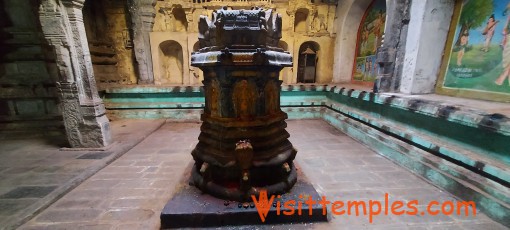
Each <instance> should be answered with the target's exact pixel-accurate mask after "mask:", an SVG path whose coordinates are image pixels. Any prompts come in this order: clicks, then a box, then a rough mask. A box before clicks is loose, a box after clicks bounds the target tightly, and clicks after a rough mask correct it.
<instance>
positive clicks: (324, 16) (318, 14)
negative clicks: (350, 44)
mask: <svg viewBox="0 0 510 230" xmlns="http://www.w3.org/2000/svg"><path fill="white" fill-rule="evenodd" d="M198 2H201V3H198ZM202 2H203V3H202ZM224 5H226V4H225V3H224V2H221V1H195V3H193V1H184V0H182V1H168V0H167V1H158V2H157V4H156V6H155V7H156V16H155V22H154V27H153V32H151V36H150V37H151V50H152V58H153V70H154V83H155V84H157V85H162V84H191V85H197V84H201V81H202V80H203V76H202V73H201V71H199V70H198V69H195V68H192V67H188V66H189V57H190V56H191V53H192V52H193V47H194V46H195V43H196V42H197V41H198V38H197V34H196V32H197V24H196V23H197V22H198V19H199V17H200V15H208V16H209V17H211V16H212V12H213V10H214V9H219V8H221V7H222V6H224ZM227 5H229V6H230V7H232V8H233V9H249V8H251V7H252V6H255V5H256V6H260V7H263V8H271V9H275V10H276V12H278V13H279V14H280V15H281V16H282V21H283V28H282V30H283V31H282V39H281V40H282V42H283V43H284V44H285V45H284V46H285V48H287V50H288V51H289V52H290V53H291V54H292V55H293V56H294V59H295V61H294V66H293V67H288V68H285V69H284V70H283V71H282V72H281V75H280V79H281V80H283V81H284V83H287V84H291V83H296V82H297V76H298V62H297V60H298V56H299V49H300V46H301V45H302V44H303V43H305V42H309V41H314V42H316V43H318V44H319V47H322V48H321V50H320V51H319V52H318V53H317V57H318V59H317V60H318V62H317V72H316V82H317V83H329V82H331V80H332V76H333V71H332V69H331V68H330V66H332V65H333V57H334V56H335V55H334V52H333V49H330V47H332V46H333V41H334V37H335V34H334V33H333V28H334V23H333V22H334V18H335V9H336V7H335V5H328V4H324V3H322V2H321V1H316V3H312V2H311V1H306V0H292V1H267V0H261V1H237V2H236V1H234V2H229V4H227ZM296 15H301V16H300V17H301V18H302V19H303V20H301V21H299V22H298V23H296V21H295V18H296ZM298 18H299V17H298ZM295 25H297V26H298V28H297V29H296V28H295ZM166 40H169V41H177V42H178V43H179V44H180V45H181V46H182V50H183V54H182V56H183V58H184V59H183V62H184V63H187V64H185V66H184V67H183V69H182V71H183V73H182V79H175V78H171V80H167V79H165V77H164V75H168V74H169V72H172V71H174V70H171V71H166V72H168V73H167V74H162V73H164V72H165V71H164V70H162V69H163V68H165V67H164V66H163V65H162V64H161V63H162V62H163V61H164V60H165V56H164V55H163V56H162V55H159V54H158V53H157V52H155V51H158V50H159V48H158V46H159V45H160V44H161V43H162V42H164V41H166ZM179 55H180V54H179ZM168 60H173V59H171V58H170V59H168ZM178 71H181V70H178ZM174 75H176V76H181V75H180V73H175V74H174Z"/></svg>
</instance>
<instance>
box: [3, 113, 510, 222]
mask: <svg viewBox="0 0 510 230" xmlns="http://www.w3.org/2000/svg"><path fill="white" fill-rule="evenodd" d="M288 124H289V127H288V131H289V133H290V134H291V141H292V142H293V144H294V145H295V147H296V148H297V149H298V151H299V152H298V157H297V158H296V161H297V163H298V164H299V165H300V166H301V170H303V172H304V173H305V174H306V175H307V177H308V178H310V180H311V181H313V182H314V183H315V186H316V188H317V190H318V191H319V192H321V193H322V194H323V195H325V196H327V198H328V199H329V200H341V201H347V200H370V199H372V200H383V199H384V194H385V193H388V194H389V196H390V200H402V201H408V200H413V199H417V200H418V201H419V202H421V203H426V202H428V201H430V200H438V201H447V200H455V197H453V196H452V195H450V194H448V193H445V192H442V191H441V190H440V189H438V188H436V187H434V186H432V185H431V184H429V183H427V182H426V181H424V180H422V179H421V178H419V177H417V176H415V175H414V174H412V173H410V172H409V171H407V170H405V169H404V168H401V167H400V166H398V165H396V164H394V163H393V162H391V161H390V160H387V159H386V158H383V157H381V156H380V155H378V154H377V153H375V152H373V151H371V150H369V149H368V148H367V147H365V146H363V145H361V144H360V143H358V142H356V141H354V140H353V139H351V138H349V137H348V136H346V135H345V134H343V133H341V132H340V131H338V130H337V129H335V128H334V127H332V126H330V125H329V124H327V123H326V122H324V121H321V120H297V121H289V122H288ZM199 126H200V124H199V123H166V124H165V125H164V126H162V127H161V128H159V129H158V130H157V131H156V132H154V133H152V134H151V135H150V136H149V137H148V138H146V139H145V140H144V141H142V142H141V143H140V144H138V145H137V146H135V147H134V148H133V149H131V150H130V151H128V152H127V153H125V154H124V155H122V156H121V157H120V158H119V159H117V160H115V161H114V162H113V163H111V164H110V165H108V166H107V167H105V168H103V169H102V170H101V171H99V172H97V173H96V174H95V175H93V176H92V177H90V178H89V179H87V180H86V181H85V182H83V183H82V184H80V185H79V186H78V187H76V188H75V189H74V190H72V191H71V192H69V193H68V194H66V195H65V196H63V197H62V198H61V199H59V200H58V201H57V202H55V203H54V204H52V205H51V206H50V207H48V208H47V209H45V210H44V211H42V212H41V213H40V214H38V215H37V216H35V217H34V218H33V219H31V220H30V221H29V222H27V223H26V224H24V225H23V226H21V227H20V229H158V228H159V213H160V211H161V210H162V208H163V206H164V205H165V204H166V202H167V201H168V200H169V199H170V197H171V194H172V192H173V190H174V189H175V188H174V187H175V185H176V184H177V183H178V181H179V179H180V178H181V177H182V176H183V175H182V172H183V171H184V169H185V168H186V166H187V165H188V164H189V163H190V162H191V160H192V158H191V155H190V151H191V150H192V148H193V147H194V145H195V144H196V142H197V137H198V134H199ZM4 170H6V169H3V170H2V171H4ZM57 171H58V170H57ZM3 192H8V191H3ZM423 208H424V206H419V209H420V210H422V209H423ZM231 228H234V227H231ZM238 228H241V229H254V228H255V229H257V228H262V229H266V228H267V229H309V228H315V229H506V228H505V227H503V226H501V225H500V224H498V223H496V222H494V221H492V220H491V219H489V218H488V217H486V216H485V215H484V214H482V213H479V212H478V213H477V215H476V217H467V218H466V217H456V216H444V215H438V216H377V217H375V218H374V223H372V224H370V223H369V221H368V218H367V217H365V216H358V217H357V216H347V215H342V216H332V218H331V220H330V222H328V223H318V224H306V225H305V224H294V225H278V226H244V227H235V229H238Z"/></svg>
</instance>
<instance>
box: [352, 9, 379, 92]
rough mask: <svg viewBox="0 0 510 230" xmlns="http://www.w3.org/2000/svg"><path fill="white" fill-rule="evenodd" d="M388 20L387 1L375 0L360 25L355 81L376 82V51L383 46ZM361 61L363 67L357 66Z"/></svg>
mask: <svg viewBox="0 0 510 230" xmlns="http://www.w3.org/2000/svg"><path fill="white" fill-rule="evenodd" d="M385 22H386V1H385V0H374V1H373V2H372V4H371V5H370V6H369V7H368V9H367V11H366V12H365V15H364V17H363V20H362V21H361V23H360V25H359V28H360V29H359V34H358V45H357V50H356V59H355V61H356V64H355V65H354V66H355V67H354V69H353V72H354V73H353V79H352V80H353V81H354V82H360V81H361V82H370V84H371V83H372V82H374V80H375V77H376V73H377V69H378V68H379V66H378V65H376V64H375V63H376V61H375V60H376V53H377V48H379V47H380V46H381V43H382V37H383V34H384V26H385ZM358 63H360V67H361V68H356V66H358Z"/></svg>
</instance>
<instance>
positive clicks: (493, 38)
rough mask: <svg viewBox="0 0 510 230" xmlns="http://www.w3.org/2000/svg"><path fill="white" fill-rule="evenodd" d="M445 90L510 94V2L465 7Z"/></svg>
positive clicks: (472, 1)
mask: <svg viewBox="0 0 510 230" xmlns="http://www.w3.org/2000/svg"><path fill="white" fill-rule="evenodd" d="M461 7H462V8H461V10H460V16H459V18H458V19H454V20H458V21H456V22H455V23H456V26H455V34H454V35H453V36H452V37H451V38H450V39H453V40H452V46H451V47H449V48H448V49H449V50H450V51H451V53H450V59H449V60H448V67H447V69H446V73H445V77H444V82H443V87H445V88H457V89H464V90H472V91H473V92H477V93H478V92H482V93H483V92H491V93H503V94H510V81H509V75H510V43H509V42H508V38H510V30H509V29H510V0H469V1H464V2H463V3H462V6H461Z"/></svg>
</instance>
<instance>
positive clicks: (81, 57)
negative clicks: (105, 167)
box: [39, 0, 111, 148]
mask: <svg viewBox="0 0 510 230" xmlns="http://www.w3.org/2000/svg"><path fill="white" fill-rule="evenodd" d="M83 3H84V0H66V1H62V2H57V1H55V0H45V1H43V2H42V3H41V7H40V11H39V13H40V15H39V19H40V21H41V27H42V30H43V33H44V36H45V38H46V39H47V40H48V42H49V44H50V45H51V46H52V47H54V49H55V55H56V64H57V68H58V71H59V81H58V82H57V87H58V91H59V97H60V105H61V111H62V116H63V118H64V125H65V127H66V132H67V137H68V140H69V144H70V145H71V147H73V148H98V147H104V146H107V145H109V144H110V143H111V133H110V124H109V121H108V118H107V117H106V109H105V107H104V104H103V102H102V100H101V99H100V98H99V94H98V92H97V88H96V82H95V79H94V73H93V70H92V61H91V59H90V51H89V49H88V42H87V36H86V34H85V27H84V24H83V17H82V11H81V9H82V7H83Z"/></svg>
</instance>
